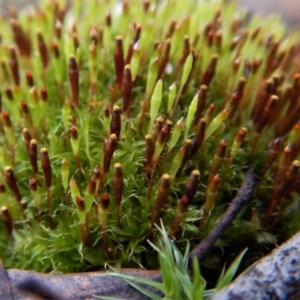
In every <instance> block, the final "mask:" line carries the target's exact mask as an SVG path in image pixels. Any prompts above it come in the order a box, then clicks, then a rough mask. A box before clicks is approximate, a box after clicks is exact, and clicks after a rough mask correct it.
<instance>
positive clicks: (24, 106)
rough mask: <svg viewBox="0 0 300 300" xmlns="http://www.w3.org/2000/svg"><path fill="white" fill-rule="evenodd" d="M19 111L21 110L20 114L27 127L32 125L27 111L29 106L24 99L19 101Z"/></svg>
mask: <svg viewBox="0 0 300 300" xmlns="http://www.w3.org/2000/svg"><path fill="white" fill-rule="evenodd" d="M21 111H22V115H23V117H24V120H25V122H26V125H28V126H29V127H32V124H33V122H32V117H31V114H30V111H29V107H28V105H27V103H26V102H25V100H22V101H21Z"/></svg>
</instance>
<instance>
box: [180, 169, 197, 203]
mask: <svg viewBox="0 0 300 300" xmlns="http://www.w3.org/2000/svg"><path fill="white" fill-rule="evenodd" d="M199 179H200V172H199V171H198V170H194V171H192V173H191V175H190V177H189V179H188V182H187V184H186V186H185V190H184V193H183V197H186V198H187V199H188V204H191V202H192V201H193V199H194V196H195V195H196V193H197V189H198V184H199Z"/></svg>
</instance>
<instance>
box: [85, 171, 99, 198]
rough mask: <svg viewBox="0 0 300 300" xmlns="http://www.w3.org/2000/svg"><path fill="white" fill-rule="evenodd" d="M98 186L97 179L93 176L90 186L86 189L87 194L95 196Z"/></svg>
mask: <svg viewBox="0 0 300 300" xmlns="http://www.w3.org/2000/svg"><path fill="white" fill-rule="evenodd" d="M99 175H100V174H99ZM99 179H100V178H99ZM96 186H97V178H96V177H94V176H92V178H91V179H90V181H89V183H88V185H87V187H86V192H87V194H89V195H94V194H95V192H96Z"/></svg>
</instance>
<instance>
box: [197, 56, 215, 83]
mask: <svg viewBox="0 0 300 300" xmlns="http://www.w3.org/2000/svg"><path fill="white" fill-rule="evenodd" d="M217 63H218V54H213V55H212V57H211V59H210V62H209V64H208V67H207V69H206V71H205V73H204V74H203V76H202V79H201V84H204V85H206V86H207V88H209V86H210V84H211V82H212V80H213V79H214V77H215V73H216V68H217Z"/></svg>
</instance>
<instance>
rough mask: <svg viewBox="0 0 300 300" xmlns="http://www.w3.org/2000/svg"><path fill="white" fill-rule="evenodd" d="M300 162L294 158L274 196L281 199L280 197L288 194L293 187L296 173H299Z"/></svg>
mask: <svg viewBox="0 0 300 300" xmlns="http://www.w3.org/2000/svg"><path fill="white" fill-rule="evenodd" d="M299 169H300V162H299V160H294V161H293V162H292V163H291V164H290V166H289V168H288V170H287V172H286V177H285V179H284V181H283V183H282V185H281V186H280V188H279V189H278V190H276V192H275V195H274V198H276V199H281V198H282V197H286V196H288V195H289V194H290V193H291V192H292V189H293V187H294V183H295V182H296V179H297V175H299Z"/></svg>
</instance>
